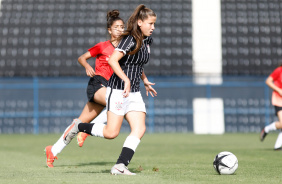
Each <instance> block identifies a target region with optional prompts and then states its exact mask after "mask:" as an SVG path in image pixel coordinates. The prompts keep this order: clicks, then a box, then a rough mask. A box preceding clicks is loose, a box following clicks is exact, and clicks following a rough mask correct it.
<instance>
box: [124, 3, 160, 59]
mask: <svg viewBox="0 0 282 184" xmlns="http://www.w3.org/2000/svg"><path fill="white" fill-rule="evenodd" d="M149 16H153V17H157V15H156V14H155V13H154V12H153V10H151V9H150V8H147V7H146V6H145V5H143V4H140V5H139V6H137V7H136V9H135V10H134V12H133V13H132V14H131V16H130V17H129V19H128V21H127V24H126V27H127V28H126V30H125V32H124V33H123V34H122V36H121V37H120V38H119V39H122V37H123V36H125V35H132V36H133V37H134V39H135V40H136V47H135V49H134V50H133V51H131V52H129V55H133V54H135V53H136V52H138V51H139V49H140V48H141V46H142V41H143V34H142V31H141V29H140V27H139V26H138V20H142V21H144V20H146V19H147V18H148V17H149Z"/></svg>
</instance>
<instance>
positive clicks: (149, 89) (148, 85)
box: [143, 80, 158, 97]
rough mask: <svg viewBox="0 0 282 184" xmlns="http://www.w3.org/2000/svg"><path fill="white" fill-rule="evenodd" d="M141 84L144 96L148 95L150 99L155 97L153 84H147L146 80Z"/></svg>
mask: <svg viewBox="0 0 282 184" xmlns="http://www.w3.org/2000/svg"><path fill="white" fill-rule="evenodd" d="M143 82H144V86H145V89H146V95H147V96H148V93H150V95H151V96H152V97H154V96H157V94H158V93H157V91H156V90H155V89H154V88H153V87H152V86H153V85H155V83H152V82H149V81H148V80H144V81H143Z"/></svg>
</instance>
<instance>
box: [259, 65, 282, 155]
mask: <svg viewBox="0 0 282 184" xmlns="http://www.w3.org/2000/svg"><path fill="white" fill-rule="evenodd" d="M265 83H266V84H267V85H268V86H269V87H270V88H271V89H272V90H273V92H272V100H271V102H272V105H273V106H274V108H275V114H276V116H277V117H278V121H274V122H272V123H270V124H269V125H267V126H265V127H264V128H263V129H262V131H261V133H260V140H261V141H263V140H264V138H265V137H266V135H267V134H268V133H269V132H270V131H275V130H278V129H280V131H281V129H282V65H281V66H280V67H278V68H276V69H275V70H274V71H273V72H272V73H271V74H270V75H269V76H268V78H267V79H266V81H265ZM281 149H282V132H280V133H279V135H278V137H277V140H276V143H275V145H274V150H281Z"/></svg>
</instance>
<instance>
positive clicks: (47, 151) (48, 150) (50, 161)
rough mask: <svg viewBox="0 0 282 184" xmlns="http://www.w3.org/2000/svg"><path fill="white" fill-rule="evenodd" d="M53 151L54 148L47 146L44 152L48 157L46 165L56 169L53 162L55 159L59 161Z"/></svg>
mask: <svg viewBox="0 0 282 184" xmlns="http://www.w3.org/2000/svg"><path fill="white" fill-rule="evenodd" d="M51 149H52V146H47V147H46V148H45V150H44V151H45V155H46V164H47V166H48V167H49V168H51V167H54V166H53V162H54V160H55V159H58V158H57V157H56V156H55V157H54V155H53V153H52V151H51Z"/></svg>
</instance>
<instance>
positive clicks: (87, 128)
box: [78, 123, 94, 135]
mask: <svg viewBox="0 0 282 184" xmlns="http://www.w3.org/2000/svg"><path fill="white" fill-rule="evenodd" d="M93 125H94V124H93V123H79V124H78V130H79V131H80V132H84V133H87V134H89V135H91V131H92V127H93Z"/></svg>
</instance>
